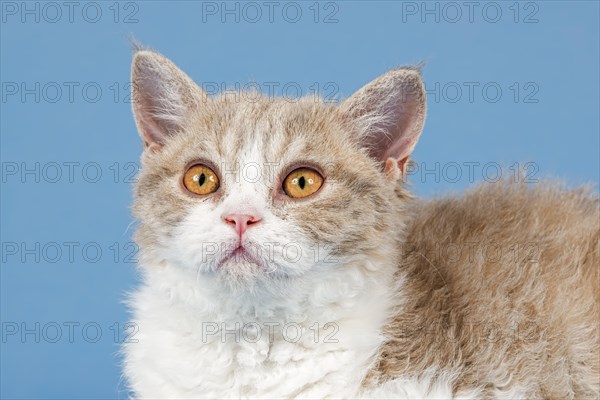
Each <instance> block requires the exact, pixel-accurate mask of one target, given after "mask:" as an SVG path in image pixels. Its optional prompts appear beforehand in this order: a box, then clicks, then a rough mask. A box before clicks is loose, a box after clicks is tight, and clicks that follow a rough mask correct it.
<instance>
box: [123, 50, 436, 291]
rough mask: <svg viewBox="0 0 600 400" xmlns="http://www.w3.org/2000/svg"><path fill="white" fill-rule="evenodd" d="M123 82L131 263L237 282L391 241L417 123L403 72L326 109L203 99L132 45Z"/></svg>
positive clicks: (304, 268)
mask: <svg viewBox="0 0 600 400" xmlns="http://www.w3.org/2000/svg"><path fill="white" fill-rule="evenodd" d="M132 87H133V99H134V104H133V111H134V115H135V119H136V123H137V126H138V130H139V133H140V136H141V138H142V140H143V142H144V152H143V155H142V168H141V171H140V174H139V177H138V178H139V179H138V182H137V185H136V190H135V200H134V213H135V216H136V218H137V219H138V220H139V221H140V227H139V231H138V234H137V240H138V242H139V244H140V247H141V251H142V253H141V254H142V264H144V263H145V262H148V261H149V263H150V264H154V265H160V264H168V265H170V266H172V267H175V268H184V269H189V270H192V271H193V272H195V273H197V274H202V275H206V276H213V277H214V278H215V279H217V280H219V281H222V282H225V283H227V284H230V285H242V286H244V285H249V284H252V285H253V284H255V283H257V282H278V281H282V280H293V279H296V278H298V277H301V276H304V275H306V274H307V273H309V272H310V271H317V270H320V271H322V270H326V269H328V268H339V267H340V265H343V264H344V263H345V262H350V261H356V260H361V259H363V258H368V257H373V255H374V254H375V255H376V254H377V252H379V251H384V249H385V248H386V247H389V246H391V244H392V243H395V241H396V240H397V236H398V231H399V230H400V227H401V226H402V221H401V218H400V217H401V213H400V212H401V207H402V200H403V197H404V196H405V194H404V193H405V192H404V191H403V190H402V188H401V183H400V182H399V178H400V176H401V174H402V172H403V169H404V168H405V166H406V161H407V160H408V157H409V155H410V153H411V152H412V150H413V148H414V146H415V144H416V142H417V140H418V137H419V135H420V133H421V130H422V128H423V124H424V119H425V92H424V89H423V85H422V81H421V77H420V73H419V71H418V70H417V69H413V68H405V69H396V70H392V71H390V72H388V73H386V74H384V75H382V76H381V77H379V78H378V79H376V80H375V81H373V82H371V83H370V84H368V85H366V86H365V87H363V88H362V89H360V90H359V91H358V92H357V93H355V94H354V95H353V96H351V97H350V98H348V99H347V100H345V101H343V102H342V103H341V104H339V105H337V104H327V103H325V102H323V101H322V100H320V99H318V98H303V99H301V100H299V101H289V100H285V99H277V98H275V99H273V98H268V97H264V96H261V95H260V94H258V93H253V94H251V95H245V96H231V94H229V95H228V94H224V95H221V96H216V97H214V98H211V97H209V96H207V95H206V93H205V92H203V90H202V89H201V88H200V87H199V86H198V85H196V84H195V83H194V82H193V81H192V80H191V79H190V78H189V77H188V76H187V75H186V74H185V73H183V72H182V71H181V70H179V69H178V68H177V67H176V66H175V65H174V64H173V63H172V62H170V61H169V60H167V59H166V58H165V57H163V56H162V55H160V54H158V53H155V52H151V51H146V50H142V51H138V52H136V54H135V56H134V60H133V66H132ZM365 268H368V267H367V266H366V267H365Z"/></svg>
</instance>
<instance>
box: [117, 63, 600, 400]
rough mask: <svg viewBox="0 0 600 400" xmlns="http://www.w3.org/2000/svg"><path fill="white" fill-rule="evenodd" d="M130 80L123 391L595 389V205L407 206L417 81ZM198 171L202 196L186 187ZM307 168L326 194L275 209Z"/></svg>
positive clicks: (579, 392) (562, 199)
mask: <svg viewBox="0 0 600 400" xmlns="http://www.w3.org/2000/svg"><path fill="white" fill-rule="evenodd" d="M133 83H134V88H136V89H135V90H136V92H134V95H135V96H134V99H136V103H135V104H134V112H135V114H136V120H137V122H138V127H139V129H140V133H141V135H142V138H143V139H144V141H145V143H146V145H147V146H146V151H145V152H144V156H143V158H142V161H143V168H142V170H141V173H140V177H139V182H138V184H137V188H136V200H135V204H134V210H135V213H136V216H137V217H138V219H139V220H140V222H141V225H140V228H139V230H138V233H137V237H136V240H137V241H138V243H139V244H140V249H141V252H140V264H141V266H142V273H143V284H142V286H141V288H140V289H139V290H138V291H137V292H135V293H134V294H133V296H132V298H131V306H132V308H133V312H134V319H133V321H134V322H135V323H136V324H137V325H138V328H139V331H138V333H137V334H136V337H135V338H136V339H137V343H128V344H127V345H126V347H125V355H126V359H125V372H126V375H127V379H128V382H129V384H130V386H131V388H132V390H133V391H134V393H135V396H136V397H141V398H240V397H243V398H325V397H329V398H331V397H335V398H352V397H357V396H361V397H377V398H382V397H384V398H425V397H432V398H449V397H453V396H454V397H471V398H475V397H480V396H485V397H500V398H502V397H512V398H515V397H529V398H531V397H539V398H541V397H546V398H554V397H574V396H576V397H578V398H582V397H594V396H596V397H597V396H598V394H599V392H600V389H599V387H598V379H597V378H598V373H599V370H598V362H599V355H598V354H599V351H600V349H599V347H598V346H599V345H598V340H599V334H598V326H597V325H598V312H599V308H598V307H599V306H598V303H599V299H598V296H599V295H598V293H599V288H598V264H599V254H598V252H599V249H598V239H599V238H598V235H599V233H598V232H599V227H598V218H600V215H599V210H598V199H597V198H596V197H594V196H592V195H586V194H584V193H569V192H564V191H561V190H558V189H526V188H524V187H516V186H514V185H500V186H497V187H490V188H487V189H481V190H479V191H478V192H474V193H471V194H469V195H467V196H466V197H465V198H464V199H443V200H438V201H433V202H430V203H421V202H420V201H418V200H415V199H412V198H411V197H410V195H409V194H408V193H407V192H406V191H405V190H404V189H403V188H402V185H401V184H400V183H399V182H398V178H399V177H400V176H401V174H402V172H403V168H404V166H405V162H406V160H407V157H408V155H410V152H411V151H412V148H413V147H414V145H415V143H416V140H417V138H418V135H419V134H420V132H421V129H422V126H423V120H424V114H425V106H424V93H423V91H422V84H421V80H420V77H419V74H418V72H416V71H415V70H411V69H409V70H396V71H392V72H390V73H388V74H386V75H384V76H383V77H382V78H380V79H379V80H377V81H375V82H374V83H373V84H371V85H369V86H367V87H366V88H364V89H362V90H361V91H359V92H358V93H357V94H355V95H354V96H353V97H352V98H350V99H349V100H346V101H345V102H344V103H342V105H341V106H339V107H337V106H333V105H326V104H324V103H322V102H321V101H320V100H318V99H304V100H301V101H299V102H297V103H290V102H286V101H284V100H273V99H267V98H263V97H257V96H251V98H253V99H254V101H242V102H240V101H239V98H233V99H232V98H227V97H225V96H222V97H218V98H215V99H208V98H207V97H206V96H205V94H204V93H202V91H201V90H200V89H199V88H198V87H197V86H196V85H195V84H194V83H193V82H192V81H191V80H190V79H189V78H188V77H187V76H185V75H184V74H183V73H182V72H181V71H179V70H178V69H176V67H175V66H174V65H173V64H172V63H170V62H169V61H168V60H166V59H164V58H163V57H162V56H160V55H158V54H156V53H151V52H147V51H142V52H138V53H137V54H136V59H135V61H134V67H133ZM400 98H401V100H400ZM380 135H383V136H380ZM197 164H200V165H202V168H205V167H206V168H209V169H208V170H207V169H203V170H202V171H209V172H207V174H208V175H207V176H209V177H210V178H211V179H213V178H214V179H218V184H217V185H214V186H213V187H212V188H211V191H209V192H207V193H204V192H203V193H202V194H201V195H198V194H197V193H196V192H194V193H196V194H194V195H190V193H188V191H189V190H190V189H189V185H190V183H189V182H198V179H199V175H198V174H196V176H194V179H195V181H188V180H186V177H187V172H186V170H188V171H189V170H190V168H192V167H193V166H195V165H197ZM248 166H251V167H252V168H256V166H258V169H259V170H260V172H261V174H260V177H259V178H257V177H256V175H255V174H253V173H251V172H250V170H249V169H248ZM306 168H310V171H311V172H309V175H302V177H301V178H302V179H304V176H306V177H312V178H310V179H311V180H310V182H311V184H312V181H313V178H314V179H317V176H320V177H321V178H323V183H322V186H320V187H319V188H318V189H317V190H316V191H315V192H313V193H311V194H310V195H306V196H305V198H301V199H299V198H291V197H292V196H291V194H293V193H295V192H293V191H292V192H290V191H289V190H288V189H286V185H288V184H289V182H288V177H289V176H290V174H291V173H293V171H297V170H302V171H305V170H306ZM291 171H292V172H291ZM213 173H214V176H212V175H211V174H213ZM305 173H306V172H305ZM184 174H185V175H184ZM310 174H316V175H310ZM182 176H184V177H183V178H182ZM286 176H287V177H286ZM200 182H202V185H204V175H202V177H201V180H200ZM282 182H283V188H284V189H283V190H282V189H281V188H282ZM297 182H298V179H296V180H295V181H294V184H296V185H297ZM302 182H304V181H302ZM302 185H303V187H302V189H304V183H303V184H302ZM203 187H205V186H203ZM215 187H216V188H215ZM195 189H197V188H193V190H195ZM186 190H187V191H186ZM303 196H304V195H303ZM241 216H243V218H242V217H241ZM240 218H241V219H240ZM240 221H241V222H240ZM231 228H234V229H231ZM232 246H233V247H232ZM236 246H237V247H236ZM450 246H451V247H452V248H450ZM494 246H495V247H494ZM490 247H491V250H490ZM247 248H254V249H258V250H259V252H257V253H256V254H255V256H248V255H247V252H245V249H247ZM495 248H499V249H500V250H494V249H495ZM232 249H233V250H232ZM240 249H241V250H240ZM234 250H235V251H236V252H237V251H238V250H239V251H240V252H241V257H239V258H236V257H234V256H235V254H236V253H235V252H234ZM497 251H499V252H500V258H498V254H497ZM457 252H458V253H457ZM449 254H450V255H449ZM473 326H475V328H473ZM496 331H501V332H502V337H501V338H500V339H497V338H494V337H493V336H491V335H493V334H494V332H496ZM507 332H508V333H511V334H512V336H511V337H508V338H507V337H506V335H507ZM490 336H491V337H490Z"/></svg>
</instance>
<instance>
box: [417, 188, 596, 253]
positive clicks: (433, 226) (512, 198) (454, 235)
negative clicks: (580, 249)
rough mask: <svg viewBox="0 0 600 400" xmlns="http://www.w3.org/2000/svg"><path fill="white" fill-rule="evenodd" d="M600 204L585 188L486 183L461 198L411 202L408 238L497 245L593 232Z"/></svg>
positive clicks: (590, 191)
mask: <svg viewBox="0 0 600 400" xmlns="http://www.w3.org/2000/svg"><path fill="white" fill-rule="evenodd" d="M599 219H600V198H599V197H598V195H597V194H596V193H594V192H593V191H592V190H591V189H590V188H589V187H580V188H576V189H567V188H565V187H564V186H562V185H561V184H559V183H556V182H540V183H537V184H535V185H533V186H527V185H525V184H515V183H506V182H498V183H485V184H481V185H479V186H476V187H474V188H472V189H470V190H467V191H466V192H465V193H464V194H461V195H452V196H447V197H439V198H434V199H430V200H415V201H414V202H413V204H412V207H411V208H410V222H409V224H408V236H409V240H410V238H411V237H412V238H414V239H416V238H419V239H423V238H426V237H427V236H428V235H430V236H432V237H435V238H437V239H444V240H459V241H460V240H462V239H471V238H485V237H487V238H489V237H493V238H494V239H497V240H502V239H511V238H512V239H514V238H516V237H523V236H528V237H534V236H535V237H538V238H539V237H543V236H544V235H553V236H556V235H560V234H569V233H571V234H582V233H585V232H586V231H587V232H588V233H591V232H594V231H595V232H597V231H598V230H599V223H598V221H599Z"/></svg>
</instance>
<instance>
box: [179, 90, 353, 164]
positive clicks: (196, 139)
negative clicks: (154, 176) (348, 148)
mask: <svg viewBox="0 0 600 400" xmlns="http://www.w3.org/2000/svg"><path fill="white" fill-rule="evenodd" d="M341 125H342V121H341V120H340V118H339V117H338V115H337V110H336V109H335V107H332V106H330V105H327V104H325V103H323V102H321V101H320V100H318V99H312V98H306V99H300V100H298V101H287V100H282V99H272V98H267V97H260V98H255V99H254V100H253V101H239V100H238V99H236V98H235V97H231V98H228V97H227V96H221V97H218V98H215V99H214V100H212V104H210V105H209V106H207V107H206V108H205V109H203V110H199V111H198V113H197V115H196V118H193V119H192V120H191V123H190V126H189V129H188V135H187V136H188V140H189V141H190V142H192V143H194V144H195V145H194V146H193V147H195V148H203V149H204V150H205V151H210V152H211V153H212V154H213V155H214V156H216V157H218V158H219V159H222V160H230V161H234V160H235V161H237V162H241V163H243V162H256V161H258V160H260V161H262V162H264V163H270V164H277V163H279V162H284V161H287V160H288V159H290V158H297V157H303V158H306V161H313V162H317V161H321V159H320V158H321V157H322V156H323V155H324V154H326V153H327V151H332V150H333V149H332V148H331V147H332V146H334V145H337V143H338V142H339V135H340V133H341V131H342V128H341ZM335 138H337V139H336V140H333V139H335ZM336 147H337V146H336ZM328 148H329V149H328ZM323 161H325V160H323Z"/></svg>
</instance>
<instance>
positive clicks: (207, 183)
mask: <svg viewBox="0 0 600 400" xmlns="http://www.w3.org/2000/svg"><path fill="white" fill-rule="evenodd" d="M183 185H184V186H185V188H186V189H187V190H189V191H190V192H192V193H194V194H200V195H203V194H210V193H214V192H216V191H217V189H218V188H219V177H218V176H217V174H216V173H215V171H213V170H212V169H210V168H209V167H207V166H206V165H202V164H196V165H192V166H191V167H190V168H189V169H188V170H187V171H186V172H185V175H184V176H183Z"/></svg>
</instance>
